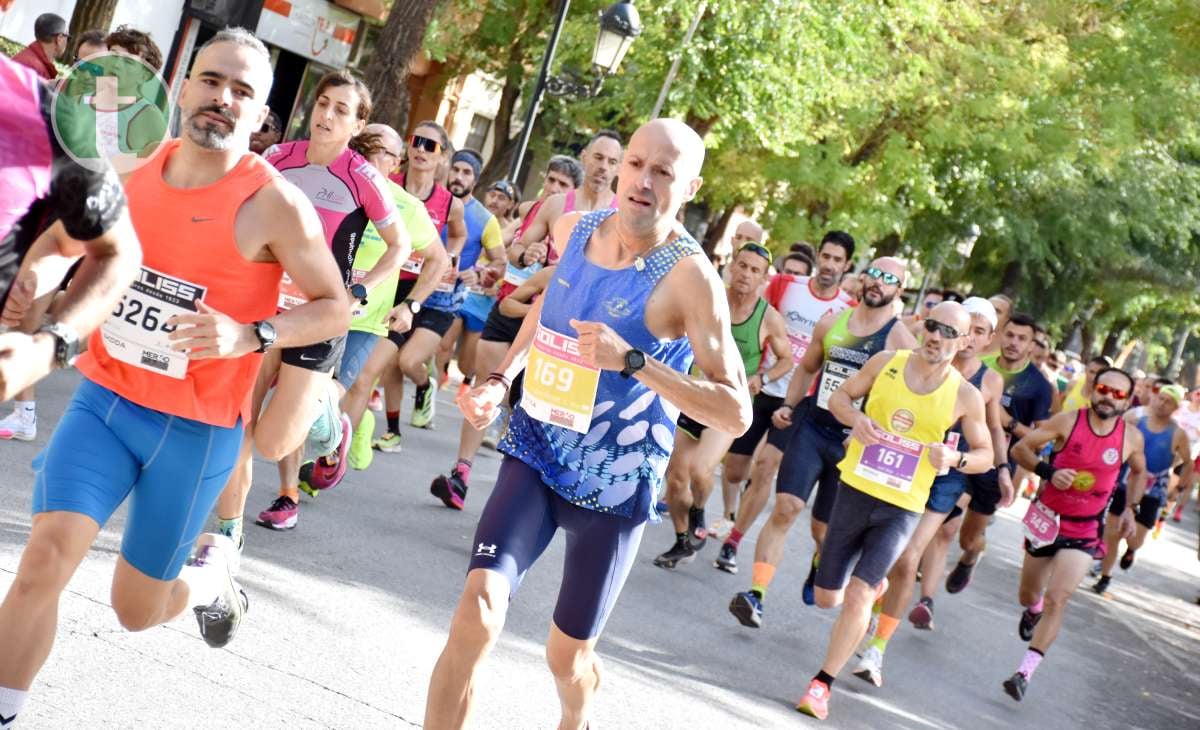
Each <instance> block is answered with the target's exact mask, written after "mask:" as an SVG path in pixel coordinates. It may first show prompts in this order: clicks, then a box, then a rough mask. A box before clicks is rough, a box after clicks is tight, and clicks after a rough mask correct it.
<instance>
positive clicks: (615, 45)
mask: <svg viewBox="0 0 1200 730" xmlns="http://www.w3.org/2000/svg"><path fill="white" fill-rule="evenodd" d="M570 7H571V0H559V4H558V14H557V15H556V16H555V19H554V29H553V30H551V31H550V41H549V43H547V44H546V54H545V55H544V56H542V67H541V69H540V70H539V71H538V77H537V83H536V84H534V87H533V97H532V98H531V99H530V100H529V106H528V107H526V109H525V126H524V127H523V128H522V129H521V137H520V140H519V141H518V142H517V150H516V153H515V154H514V156H513V162H512V169H511V170H510V171H509V175H508V179H509V180H513V181H514V182H515V181H516V180H517V178H518V175H520V173H521V165H522V163H523V162H524V160H525V150H526V149H527V148H528V147H529V135H530V134H531V133H532V132H533V121H534V120H535V119H536V118H537V113H538V111H539V107H540V106H541V103H542V95H543V94H544V93H548V94H550V95H551V96H574V97H578V98H584V99H586V98H589V97H593V96H595V95H596V94H598V93H599V92H600V86H601V84H603V83H604V78H605V77H606V76H609V75H611V74H613V73H614V72H616V70H617V67H618V66H620V65H621V61H622V60H623V59H624V58H625V54H626V53H628V52H629V47H630V46H631V45H633V39H634V38H637V37H638V35H639V34H641V32H642V24H641V19H640V18H639V17H638V12H637V8H635V7H634V6H633V1H632V0H620V1H619V2H616V3H614V4H613V5H611V6H609V8H608V9H607V10H605V11H604V12H603V13H601V14H600V32H599V34H598V35H597V36H596V47H595V48H594V49H593V50H592V73H593V75H594V77H595V78H594V80H593V81H592V83H590V84H584V83H581V82H580V81H577V80H575V79H564V78H560V77H557V76H551V75H550V64H551V62H552V61H553V60H554V52H555V50H556V49H557V48H558V37H559V35H560V34H561V33H562V27H563V22H564V21H566V19H567V10H568V8H570Z"/></svg>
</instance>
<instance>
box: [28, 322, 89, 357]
mask: <svg viewBox="0 0 1200 730" xmlns="http://www.w3.org/2000/svg"><path fill="white" fill-rule="evenodd" d="M38 332H45V333H47V334H49V335H50V336H51V337H53V338H54V363H55V364H56V365H57V366H58V367H60V368H69V367H71V366H72V365H74V364H75V360H77V359H78V358H79V335H77V334H75V330H73V329H71V328H70V327H68V326H67V325H65V324H63V323H61V322H51V323H50V324H46V325H42V326H41V327H39V328H38Z"/></svg>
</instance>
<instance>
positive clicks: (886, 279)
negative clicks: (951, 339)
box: [863, 266, 932, 332]
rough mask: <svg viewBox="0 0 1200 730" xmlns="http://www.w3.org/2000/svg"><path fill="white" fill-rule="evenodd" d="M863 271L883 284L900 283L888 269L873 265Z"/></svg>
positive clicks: (893, 284) (894, 284)
mask: <svg viewBox="0 0 1200 730" xmlns="http://www.w3.org/2000/svg"><path fill="white" fill-rule="evenodd" d="M863 273H864V274H866V275H867V276H869V277H871V278H872V279H878V280H879V281H882V282H883V283H884V284H887V285H888V286H896V285H897V284H899V283H900V277H899V276H896V275H895V274H893V273H891V272H888V271H884V270H882V269H877V268H875V267H874V266H871V267H869V268H867V270H866V271H864V272H863ZM930 331H931V332H932V330H930Z"/></svg>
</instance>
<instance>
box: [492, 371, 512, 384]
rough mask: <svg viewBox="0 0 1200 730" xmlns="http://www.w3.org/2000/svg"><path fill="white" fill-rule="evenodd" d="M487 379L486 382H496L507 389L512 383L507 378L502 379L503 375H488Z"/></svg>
mask: <svg viewBox="0 0 1200 730" xmlns="http://www.w3.org/2000/svg"><path fill="white" fill-rule="evenodd" d="M487 379H488V380H496V381H498V382H499V383H500V384H501V385H503V386H504V387H505V388H509V387H511V386H512V381H510V380H509V379H508V378H506V377H504V373H488V376H487Z"/></svg>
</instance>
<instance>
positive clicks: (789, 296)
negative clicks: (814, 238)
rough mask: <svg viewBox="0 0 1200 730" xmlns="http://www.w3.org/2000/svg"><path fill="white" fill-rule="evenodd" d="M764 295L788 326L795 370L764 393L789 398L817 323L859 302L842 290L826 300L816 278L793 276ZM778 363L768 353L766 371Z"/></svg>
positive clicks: (780, 277) (781, 277)
mask: <svg viewBox="0 0 1200 730" xmlns="http://www.w3.org/2000/svg"><path fill="white" fill-rule="evenodd" d="M764 296H765V297H766V300H767V302H769V303H770V305H771V306H772V307H775V309H776V310H778V311H779V313H780V314H782V315H783V321H784V323H785V324H786V325H787V334H788V341H789V342H790V344H791V346H792V370H791V371H789V372H788V374H787V375H785V376H783V377H782V378H780V379H779V380H772V381H771V382H769V383H767V384H766V385H764V386H763V389H762V392H764V393H766V394H767V395H773V396H775V397H776V398H783V397H786V396H787V390H788V385H789V384H790V383H791V382H792V372H794V371H795V365H796V364H797V363H799V362H800V358H801V357H803V356H804V352H805V351H806V350H808V345H809V343H810V342H812V333H813V329H815V328H816V326H817V322H819V321H821V318H822V317H826V316H828V315H830V314H835V313H837V312H840V311H842V310H844V309H847V308H849V307H853V306H854V305H855V304H857V302H855V300H854V298H853V297H851V296H850V295H849V294H847V293H846V292H844V291H842V290H841V289H838V290H837V293H836V294H834V295H833V296H832V297H830V298H828V299H822V298H821V297H818V296H817V295H816V293H815V292H814V291H813V286H812V277H809V276H792V275H791V274H778V275H776V276H775V278H774V279H772V280H771V283H770V284H768V285H767V291H766V293H765V294H764ZM774 364H775V353H774V352H772V351H771V350H767V356H766V358H765V359H764V360H763V366H762V367H763V371H766V370H769V369H770V368H771V367H772V366H773V365H774ZM753 374H754V373H747V375H753Z"/></svg>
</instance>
